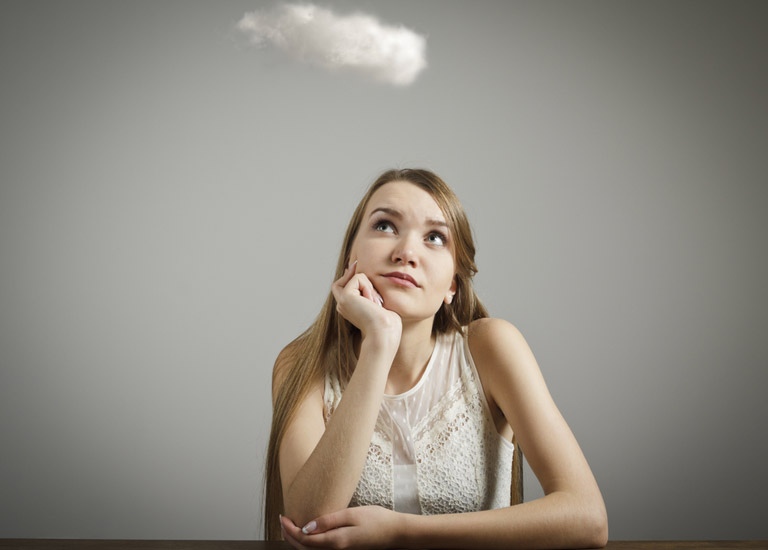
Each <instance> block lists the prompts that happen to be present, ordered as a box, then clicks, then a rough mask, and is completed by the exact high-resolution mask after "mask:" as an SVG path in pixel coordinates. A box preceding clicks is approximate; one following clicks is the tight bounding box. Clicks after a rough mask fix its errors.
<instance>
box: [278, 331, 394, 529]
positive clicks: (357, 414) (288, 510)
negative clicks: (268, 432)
mask: <svg viewBox="0 0 768 550" xmlns="http://www.w3.org/2000/svg"><path fill="white" fill-rule="evenodd" d="M396 351H397V342H396V341H395V342H394V343H393V340H392V339H388V338H387V337H380V338H378V337H377V338H366V339H365V340H363V343H362V345H361V348H360V357H359V359H358V361H357V366H356V367H355V371H354V373H353V374H352V377H351V378H350V380H349V383H348V384H347V386H346V388H345V390H344V394H343V397H342V399H341V401H340V402H339V405H338V407H337V408H336V410H335V411H334V413H333V416H332V417H331V419H330V420H329V421H328V424H327V426H326V428H325V432H324V434H323V436H322V437H321V439H320V441H319V442H318V443H317V446H316V447H315V449H314V451H313V452H312V454H311V455H310V456H309V458H308V459H307V461H306V462H305V463H304V465H303V466H302V467H301V469H300V470H299V471H298V473H297V474H296V477H295V478H294V480H293V482H292V483H291V484H290V486H289V487H288V489H287V491H286V494H284V495H283V497H284V503H285V514H286V515H287V516H288V517H289V518H291V519H292V520H293V521H294V522H295V523H296V524H297V525H304V523H306V522H308V521H310V520H311V519H313V518H316V517H318V516H320V515H323V514H325V513H328V512H332V511H335V510H339V509H342V508H346V507H347V506H348V505H349V501H350V499H351V498H352V494H353V493H354V491H355V488H356V487H357V483H358V479H359V477H360V473H361V472H362V469H363V465H364V464H365V460H366V457H367V455H368V447H369V445H370V441H371V435H372V433H373V429H374V426H375V425H376V419H377V417H378V414H379V408H380V406H381V400H382V396H383V395H384V388H385V385H386V382H387V376H388V374H389V369H390V367H391V365H392V360H393V358H394V356H395V353H396Z"/></svg>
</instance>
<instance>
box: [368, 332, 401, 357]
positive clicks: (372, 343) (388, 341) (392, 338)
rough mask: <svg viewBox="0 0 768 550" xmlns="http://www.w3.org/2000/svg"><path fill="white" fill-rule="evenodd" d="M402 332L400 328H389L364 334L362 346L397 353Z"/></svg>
mask: <svg viewBox="0 0 768 550" xmlns="http://www.w3.org/2000/svg"><path fill="white" fill-rule="evenodd" d="M401 332H402V330H401V329H400V327H398V326H388V327H384V328H380V329H379V330H375V331H371V332H370V333H367V334H366V333H362V337H363V339H362V342H361V345H363V346H366V347H371V348H373V349H375V350H377V351H391V352H393V353H395V352H397V348H398V347H400V335H401Z"/></svg>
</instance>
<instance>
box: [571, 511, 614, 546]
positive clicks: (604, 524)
mask: <svg viewBox="0 0 768 550" xmlns="http://www.w3.org/2000/svg"><path fill="white" fill-rule="evenodd" d="M580 523H581V527H582V528H581V529H580V530H579V533H580V537H579V538H580V540H579V545H578V546H579V547H581V548H603V547H604V546H605V545H606V544H608V516H607V514H606V512H605V508H604V507H602V506H601V507H599V508H598V509H596V510H589V511H587V512H586V513H585V514H584V517H583V519H582V521H581V522H580Z"/></svg>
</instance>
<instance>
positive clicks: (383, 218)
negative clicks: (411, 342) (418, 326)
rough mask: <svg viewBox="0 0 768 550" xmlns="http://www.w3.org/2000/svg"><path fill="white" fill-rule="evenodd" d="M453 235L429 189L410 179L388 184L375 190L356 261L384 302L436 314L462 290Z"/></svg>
mask: <svg viewBox="0 0 768 550" xmlns="http://www.w3.org/2000/svg"><path fill="white" fill-rule="evenodd" d="M451 238H452V235H450V234H449V231H448V226H447V225H446V221H445V216H443V212H442V211H441V210H440V207H439V206H438V205H437V203H436V202H435V200H434V199H433V198H432V195H430V194H429V193H428V192H427V191H425V190H424V189H422V188H421V187H418V186H416V185H414V184H412V183H409V182H406V181H393V182H389V183H387V184H384V185H383V186H381V187H380V188H379V189H377V190H376V191H375V192H374V194H373V195H372V196H371V199H370V200H369V202H368V205H367V207H366V209H365V213H364V214H363V219H362V222H361V224H360V228H359V229H358V231H357V236H356V237H355V240H354V242H353V243H352V250H351V253H350V262H354V261H355V260H357V272H358V273H365V274H366V275H367V276H368V278H369V279H370V280H371V283H373V286H374V287H375V288H376V290H378V291H379V294H381V296H382V298H383V299H384V307H386V308H387V309H389V310H392V311H395V312H396V313H398V314H399V315H400V317H402V319H403V320H404V321H406V320H414V321H416V320H423V319H427V318H429V317H432V316H434V315H435V313H437V311H438V310H439V309H440V306H441V304H442V303H443V301H446V302H448V303H450V301H451V300H452V299H453V295H454V294H455V292H456V283H455V277H454V275H455V273H456V271H455V266H454V260H453V243H452V241H451Z"/></svg>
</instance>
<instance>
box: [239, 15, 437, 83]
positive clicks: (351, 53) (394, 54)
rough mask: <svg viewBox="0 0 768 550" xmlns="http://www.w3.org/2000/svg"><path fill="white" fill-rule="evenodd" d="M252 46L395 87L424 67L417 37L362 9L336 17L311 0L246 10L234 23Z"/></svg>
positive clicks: (421, 45)
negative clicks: (352, 73) (266, 8)
mask: <svg viewBox="0 0 768 550" xmlns="http://www.w3.org/2000/svg"><path fill="white" fill-rule="evenodd" d="M237 28H238V30H240V31H242V32H244V33H245V34H247V35H248V37H249V38H250V41H251V43H253V44H254V45H256V46H267V45H272V46H275V47H278V48H280V49H282V50H284V51H286V52H287V53H288V54H289V55H291V56H292V57H294V58H296V59H298V60H300V61H302V62H306V63H311V64H313V65H317V66H320V67H323V68H325V69H329V70H337V69H348V70H354V71H357V72H360V73H363V74H365V75H367V76H370V77H372V78H374V79H375V80H378V81H380V82H387V83H389V84H394V85H397V86H408V85H409V84H412V83H413V82H414V80H416V77H417V76H418V75H419V73H420V72H421V71H422V70H423V69H424V68H425V67H426V66H427V61H426V43H427V40H426V38H424V37H423V36H421V35H419V34H416V33H415V32H413V31H411V30H409V29H406V28H405V27H403V26H402V25H399V26H391V25H384V24H382V23H380V22H379V21H378V20H377V19H376V18H375V17H373V16H371V15H367V14H363V13H355V14H352V15H336V14H335V13H333V12H332V11H330V10H329V9H326V8H321V7H318V6H315V5H313V4H280V5H279V6H277V7H275V8H273V9H271V10H262V11H254V12H250V13H246V14H245V15H244V16H243V18H242V19H241V20H240V21H239V22H238V23H237Z"/></svg>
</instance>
